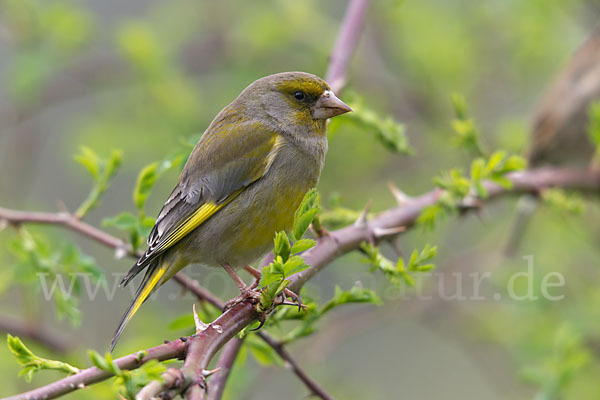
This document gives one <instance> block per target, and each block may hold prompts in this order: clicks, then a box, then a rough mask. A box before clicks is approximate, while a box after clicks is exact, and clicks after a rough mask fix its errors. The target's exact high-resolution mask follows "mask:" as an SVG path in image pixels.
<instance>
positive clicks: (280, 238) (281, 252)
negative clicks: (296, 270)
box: [274, 231, 291, 262]
mask: <svg viewBox="0 0 600 400" xmlns="http://www.w3.org/2000/svg"><path fill="white" fill-rule="evenodd" d="M274 242H275V248H274V254H275V255H276V256H280V257H281V259H282V261H283V262H285V261H287V259H288V258H289V256H290V252H291V246H290V240H289V239H288V237H287V235H286V233H285V232H283V231H282V232H277V233H276V234H275V239H274Z"/></svg>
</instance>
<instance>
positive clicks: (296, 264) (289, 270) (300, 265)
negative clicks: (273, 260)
mask: <svg viewBox="0 0 600 400" xmlns="http://www.w3.org/2000/svg"><path fill="white" fill-rule="evenodd" d="M309 268H310V266H309V265H306V264H305V263H304V259H303V258H302V257H300V256H292V257H290V259H289V260H287V261H286V263H285V264H283V274H284V275H285V276H286V277H289V276H291V275H293V274H296V273H298V272H302V271H305V270H307V269H309Z"/></svg>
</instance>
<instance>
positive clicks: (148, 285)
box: [123, 265, 168, 324]
mask: <svg viewBox="0 0 600 400" xmlns="http://www.w3.org/2000/svg"><path fill="white" fill-rule="evenodd" d="M167 269H168V265H165V266H160V267H158V268H157V269H156V271H155V272H153V273H152V275H151V276H150V277H149V279H148V281H147V282H144V283H143V284H142V286H143V289H142V291H141V292H140V294H139V296H137V297H136V298H135V299H134V301H133V304H132V306H131V310H129V312H128V313H127V314H126V319H125V321H124V322H123V324H127V323H128V322H129V320H130V319H131V318H132V317H133V315H134V314H135V313H136V312H137V311H138V310H139V308H140V306H141V305H142V304H143V303H144V301H145V300H146V299H147V298H148V296H150V294H151V293H152V290H153V289H154V288H155V287H156V285H158V282H160V278H162V277H163V275H164V274H165V272H167Z"/></svg>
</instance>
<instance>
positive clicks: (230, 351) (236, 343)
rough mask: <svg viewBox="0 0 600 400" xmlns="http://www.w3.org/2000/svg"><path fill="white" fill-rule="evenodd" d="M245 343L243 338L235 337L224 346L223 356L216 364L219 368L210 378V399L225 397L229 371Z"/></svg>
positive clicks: (217, 399)
mask: <svg viewBox="0 0 600 400" xmlns="http://www.w3.org/2000/svg"><path fill="white" fill-rule="evenodd" d="M243 343H244V339H243V338H242V339H240V338H234V339H232V340H231V341H230V342H229V343H227V344H226V345H225V347H224V348H223V351H222V352H221V356H220V357H219V360H218V361H217V364H216V366H215V367H216V368H218V369H219V370H218V371H217V372H216V373H215V374H214V376H213V377H212V378H211V379H210V391H209V392H208V400H220V399H221V397H223V392H224V390H225V383H227V378H229V373H230V372H231V368H232V367H233V364H234V363H235V359H236V358H237V355H238V353H239V351H240V349H241V348H242V344H243Z"/></svg>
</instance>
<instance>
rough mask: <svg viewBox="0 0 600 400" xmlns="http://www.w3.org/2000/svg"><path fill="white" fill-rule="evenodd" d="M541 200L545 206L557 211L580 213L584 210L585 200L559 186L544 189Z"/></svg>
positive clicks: (572, 213)
mask: <svg viewBox="0 0 600 400" xmlns="http://www.w3.org/2000/svg"><path fill="white" fill-rule="evenodd" d="M542 200H543V202H544V204H545V205H546V206H549V207H550V208H552V209H554V210H556V211H559V212H566V213H568V214H571V215H581V214H582V213H583V212H584V211H585V202H584V201H583V199H582V198H581V197H580V196H579V195H578V194H577V193H567V192H565V191H564V190H562V189H559V188H551V189H546V190H544V191H543V192H542Z"/></svg>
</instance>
